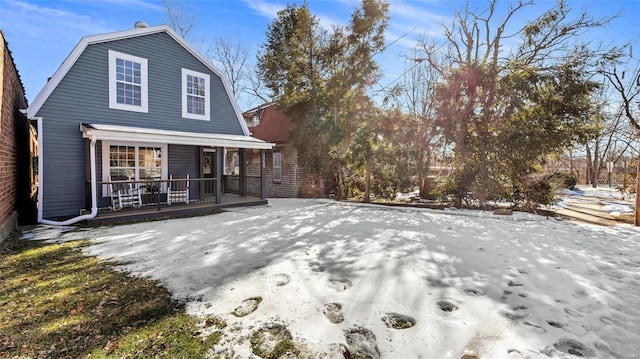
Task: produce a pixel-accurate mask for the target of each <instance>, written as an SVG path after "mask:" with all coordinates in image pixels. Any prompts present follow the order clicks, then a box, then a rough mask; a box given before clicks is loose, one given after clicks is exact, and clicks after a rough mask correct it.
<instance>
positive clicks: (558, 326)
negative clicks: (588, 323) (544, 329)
mask: <svg viewBox="0 0 640 359" xmlns="http://www.w3.org/2000/svg"><path fill="white" fill-rule="evenodd" d="M600 319H602V318H600ZM547 324H549V325H550V326H552V327H554V328H562V327H564V324H562V323H560V322H556V321H554V320H547Z"/></svg>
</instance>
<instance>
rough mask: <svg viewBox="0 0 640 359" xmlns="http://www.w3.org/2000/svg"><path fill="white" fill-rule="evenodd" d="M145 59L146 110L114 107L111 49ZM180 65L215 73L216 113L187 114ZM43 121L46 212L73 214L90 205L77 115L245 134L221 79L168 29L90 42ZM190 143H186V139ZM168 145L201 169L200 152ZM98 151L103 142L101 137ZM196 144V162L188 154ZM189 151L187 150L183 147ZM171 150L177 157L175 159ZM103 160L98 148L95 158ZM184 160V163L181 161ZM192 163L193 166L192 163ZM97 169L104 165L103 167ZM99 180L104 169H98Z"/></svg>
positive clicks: (43, 111) (193, 169)
mask: <svg viewBox="0 0 640 359" xmlns="http://www.w3.org/2000/svg"><path fill="white" fill-rule="evenodd" d="M109 50H114V51H118V52H122V53H126V54H129V55H133V56H138V57H142V58H145V59H147V60H148V75H149V83H148V86H149V87H148V88H149V112H148V113H138V112H129V111H122V110H114V109H110V108H109V78H108V77H109V76H108V75H109V69H108V60H109V55H108V51H109ZM182 68H186V69H190V70H193V71H198V72H203V73H209V74H210V79H211V81H210V89H209V90H210V93H211V96H210V98H211V120H210V121H202V120H192V119H184V118H182V70H181V69H182ZM37 116H38V117H41V118H42V119H43V120H42V121H43V122H42V134H40V135H41V136H42V141H43V148H42V150H43V168H42V169H41V181H43V203H41V204H40V205H41V206H42V208H43V217H44V218H57V217H64V216H75V215H78V214H79V211H80V210H81V209H84V208H85V207H86V206H85V193H84V192H85V191H84V188H85V185H84V184H85V158H86V155H85V140H84V139H83V138H82V134H81V132H80V123H81V122H85V123H97V124H113V125H124V126H133V127H146V128H155V129H162V130H176V131H188V132H199V133H220V134H236V135H242V134H243V132H242V127H241V125H240V123H239V121H238V118H237V116H236V114H235V112H234V110H233V106H232V104H231V100H230V99H229V98H228V96H227V93H226V91H225V90H224V86H223V84H222V80H221V78H220V77H218V76H217V75H216V74H215V73H213V72H212V71H210V70H209V69H208V68H207V67H206V66H205V65H204V64H202V63H201V62H200V61H199V60H198V59H197V58H195V57H194V56H193V55H191V54H190V53H189V52H188V51H187V50H185V49H184V48H183V47H182V46H181V45H180V44H179V43H177V42H175V41H174V40H173V39H172V38H171V37H170V36H169V35H168V34H166V33H164V32H163V33H156V34H150V35H145V36H140V37H136V38H131V39H122V40H116V41H111V42H106V43H100V44H93V45H89V46H88V47H87V48H86V49H85V51H84V52H83V54H82V55H80V57H79V58H78V60H77V61H76V63H75V65H74V66H73V67H72V68H71V69H70V70H69V72H68V73H67V75H66V76H65V77H64V79H62V81H61V82H60V83H59V84H58V86H57V88H56V89H55V90H54V91H53V92H52V93H51V95H50V96H49V98H48V99H47V101H46V102H45V103H44V104H43V106H42V107H41V108H40V110H39V111H38V113H37ZM185 147H187V146H185ZM188 148H189V150H188V151H187V150H185V149H179V148H178V147H174V146H171V147H170V149H169V158H168V160H169V173H176V174H177V172H176V171H173V170H172V167H175V168H176V169H177V170H179V171H178V172H180V171H184V172H187V171H190V173H191V174H192V176H194V177H196V176H197V175H198V163H199V154H198V153H197V150H195V147H188ZM97 149H98V151H97V152H99V150H100V145H99V144H98V145H97ZM191 150H193V152H192V153H193V156H194V158H193V159H192V161H193V162H191V161H189V162H185V160H186V157H185V156H186V155H187V152H191ZM185 151H187V152H185ZM172 152H174V153H175V154H174V155H175V156H177V157H176V158H180V160H174V159H172ZM97 160H98V161H97V163H98V164H100V156H98V158H97ZM184 166H186V167H184ZM187 167H188V168H187ZM98 170H99V171H100V167H98ZM98 179H99V180H100V179H101V177H100V176H99V177H98Z"/></svg>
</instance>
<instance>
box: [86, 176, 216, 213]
mask: <svg viewBox="0 0 640 359" xmlns="http://www.w3.org/2000/svg"><path fill="white" fill-rule="evenodd" d="M217 181H218V179H217V178H174V179H167V180H156V179H147V180H140V181H129V180H124V181H119V180H111V181H103V182H98V184H99V187H98V190H100V189H102V194H103V196H102V198H103V202H102V204H103V206H102V207H105V206H106V205H105V203H104V200H105V199H106V200H108V201H109V204H108V206H110V207H112V208H113V209H115V210H118V209H121V208H125V207H144V206H158V207H160V205H180V204H207V203H210V204H216V188H217Z"/></svg>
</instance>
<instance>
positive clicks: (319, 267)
mask: <svg viewBox="0 0 640 359" xmlns="http://www.w3.org/2000/svg"><path fill="white" fill-rule="evenodd" d="M309 268H311V271H312V272H315V273H321V272H324V271H326V270H327V266H325V265H322V264H320V263H318V262H311V263H309Z"/></svg>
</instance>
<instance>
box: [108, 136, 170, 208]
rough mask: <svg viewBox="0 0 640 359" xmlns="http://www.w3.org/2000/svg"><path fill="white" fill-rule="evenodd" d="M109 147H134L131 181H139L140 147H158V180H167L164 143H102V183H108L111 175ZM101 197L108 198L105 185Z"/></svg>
mask: <svg viewBox="0 0 640 359" xmlns="http://www.w3.org/2000/svg"><path fill="white" fill-rule="evenodd" d="M111 146H127V147H134V153H135V156H134V161H135V167H134V173H135V176H134V179H133V181H140V168H141V166H140V147H159V148H160V151H161V156H162V158H161V161H160V166H161V167H160V179H161V180H166V179H167V178H169V176H168V173H169V168H168V167H169V166H168V164H169V159H168V158H169V156H168V155H169V152H168V147H169V146H168V145H167V144H166V143H151V142H128V141H102V181H103V182H107V181H109V175H110V173H111V158H110V154H111ZM102 196H103V197H109V189H108V186H107V185H103V186H102Z"/></svg>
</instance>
